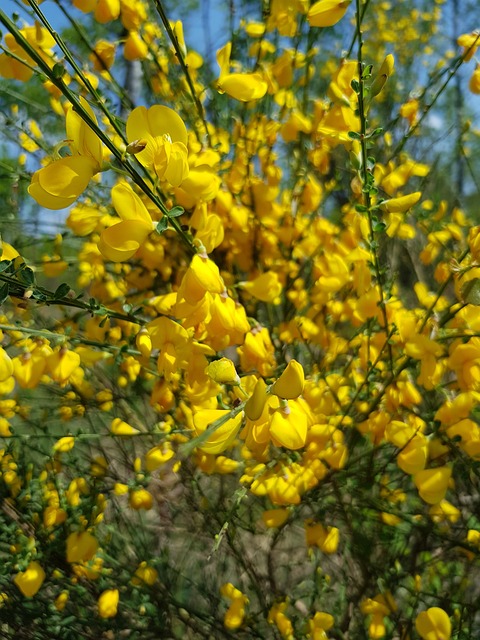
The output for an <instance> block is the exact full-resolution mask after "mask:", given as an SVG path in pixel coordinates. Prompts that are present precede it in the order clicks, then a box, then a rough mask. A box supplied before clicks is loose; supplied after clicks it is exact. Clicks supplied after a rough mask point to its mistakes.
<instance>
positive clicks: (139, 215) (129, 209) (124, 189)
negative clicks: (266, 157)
mask: <svg viewBox="0 0 480 640" xmlns="http://www.w3.org/2000/svg"><path fill="white" fill-rule="evenodd" d="M111 195H112V203H113V206H114V207H115V211H116V212H117V213H118V215H119V216H120V218H122V220H142V221H143V222H146V223H147V224H149V225H150V226H152V218H151V216H150V214H149V213H148V210H147V207H146V206H145V205H144V204H143V202H142V200H141V199H140V198H139V197H138V196H137V194H136V193H135V192H134V190H133V189H132V187H131V186H130V185H129V184H128V183H127V182H120V183H119V184H116V185H115V186H114V187H113V189H112V191H111Z"/></svg>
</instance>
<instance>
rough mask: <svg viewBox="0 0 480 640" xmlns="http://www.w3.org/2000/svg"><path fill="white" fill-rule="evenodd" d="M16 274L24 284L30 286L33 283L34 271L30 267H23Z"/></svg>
mask: <svg viewBox="0 0 480 640" xmlns="http://www.w3.org/2000/svg"><path fill="white" fill-rule="evenodd" d="M18 275H19V278H20V279H21V280H22V282H24V283H25V284H26V285H28V286H31V285H34V284H35V272H34V271H33V269H31V268H30V267H24V268H23V269H22V270H21V271H20V272H19V274H18Z"/></svg>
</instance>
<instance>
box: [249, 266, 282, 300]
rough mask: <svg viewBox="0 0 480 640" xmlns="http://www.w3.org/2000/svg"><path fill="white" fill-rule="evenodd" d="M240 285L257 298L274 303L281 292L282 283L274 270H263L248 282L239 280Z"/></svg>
mask: <svg viewBox="0 0 480 640" xmlns="http://www.w3.org/2000/svg"><path fill="white" fill-rule="evenodd" d="M240 286H241V287H242V289H245V290H246V291H248V293H250V294H251V295H252V296H253V297H254V298H257V300H262V301H263V302H273V303H275V302H276V300H277V298H278V297H279V296H280V294H281V293H282V284H281V282H280V280H279V278H278V274H276V273H275V272H274V271H265V273H262V274H261V275H260V276H258V277H257V278H255V280H251V281H250V282H241V283H240Z"/></svg>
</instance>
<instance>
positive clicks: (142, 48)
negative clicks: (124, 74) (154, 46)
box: [123, 31, 148, 61]
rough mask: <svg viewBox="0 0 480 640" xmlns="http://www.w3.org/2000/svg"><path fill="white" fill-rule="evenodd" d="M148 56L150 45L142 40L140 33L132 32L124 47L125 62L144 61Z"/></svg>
mask: <svg viewBox="0 0 480 640" xmlns="http://www.w3.org/2000/svg"><path fill="white" fill-rule="evenodd" d="M147 55H148V45H147V44H146V42H145V41H144V40H142V38H141V36H140V34H139V33H138V31H130V33H129V34H128V37H127V39H126V40H125V44H124V45H123V56H124V58H125V60H129V61H132V60H144V59H145V58H146V57H147Z"/></svg>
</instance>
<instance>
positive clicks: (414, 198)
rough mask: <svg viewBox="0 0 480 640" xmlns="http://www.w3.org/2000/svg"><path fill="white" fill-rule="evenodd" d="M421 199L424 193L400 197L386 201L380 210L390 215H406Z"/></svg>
mask: <svg viewBox="0 0 480 640" xmlns="http://www.w3.org/2000/svg"><path fill="white" fill-rule="evenodd" d="M421 197H422V192H421V191H415V193H410V194H409V195H408V196H400V197H399V198H390V200H384V201H383V202H382V204H381V205H380V208H381V209H383V211H387V212H388V213H405V211H408V210H409V209H411V208H412V207H413V205H415V204H417V202H418V201H419V200H420V198H421Z"/></svg>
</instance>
